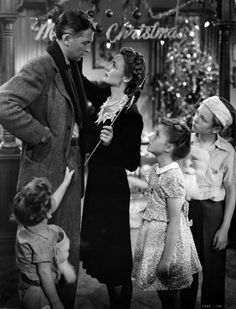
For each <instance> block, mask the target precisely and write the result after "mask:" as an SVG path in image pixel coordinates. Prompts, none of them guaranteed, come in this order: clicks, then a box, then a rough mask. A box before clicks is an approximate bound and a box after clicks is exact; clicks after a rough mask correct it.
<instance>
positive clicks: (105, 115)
mask: <svg viewBox="0 0 236 309" xmlns="http://www.w3.org/2000/svg"><path fill="white" fill-rule="evenodd" d="M110 100H111V99H110V97H109V98H107V100H106V102H104V103H103V104H102V106H101V107H100V111H99V112H98V118H97V120H96V121H95V123H97V124H99V123H101V122H102V123H104V122H105V121H106V120H108V119H109V120H110V121H111V122H112V121H113V120H114V118H115V117H116V114H117V113H118V112H119V111H120V110H122V108H123V107H124V106H125V105H126V103H127V102H128V96H127V95H126V94H125V95H123V97H122V98H121V100H117V101H113V102H110ZM118 103H119V104H118Z"/></svg>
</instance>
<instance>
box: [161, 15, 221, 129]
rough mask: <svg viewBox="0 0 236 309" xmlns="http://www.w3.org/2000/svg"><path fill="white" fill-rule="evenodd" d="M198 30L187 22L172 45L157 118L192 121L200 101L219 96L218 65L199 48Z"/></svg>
mask: <svg viewBox="0 0 236 309" xmlns="http://www.w3.org/2000/svg"><path fill="white" fill-rule="evenodd" d="M198 41H199V26H198V25H194V23H192V22H190V21H189V20H188V19H186V20H184V22H183V24H182V25H181V26H180V29H179V38H178V40H176V41H170V42H169V47H168V50H167V55H166V61H165V66H164V74H163V75H162V77H161V78H160V79H158V81H157V85H158V87H156V88H155V91H158V92H159V102H158V108H157V111H156V115H155V118H159V117H163V116H164V117H182V118H184V119H185V120H187V122H188V123H190V122H191V118H192V115H193V113H194V112H195V109H196V107H197V105H198V103H199V102H200V101H202V100H203V99H205V98H206V97H208V96H211V95H217V93H218V65H217V64H216V63H215V61H214V60H213V58H212V56H211V55H209V54H207V53H206V52H203V51H202V50H201V49H200V44H199V42H198Z"/></svg>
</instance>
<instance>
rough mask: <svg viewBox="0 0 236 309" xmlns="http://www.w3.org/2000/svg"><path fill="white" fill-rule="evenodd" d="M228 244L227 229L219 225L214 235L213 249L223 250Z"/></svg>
mask: <svg viewBox="0 0 236 309" xmlns="http://www.w3.org/2000/svg"><path fill="white" fill-rule="evenodd" d="M227 244H228V229H226V228H223V227H221V228H220V229H219V230H218V231H217V232H216V233H215V236H214V239H213V247H214V249H215V250H224V249H225V248H226V246H227Z"/></svg>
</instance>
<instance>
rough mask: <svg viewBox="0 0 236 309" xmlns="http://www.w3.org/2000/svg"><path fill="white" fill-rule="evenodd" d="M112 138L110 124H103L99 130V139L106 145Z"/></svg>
mask: <svg viewBox="0 0 236 309" xmlns="http://www.w3.org/2000/svg"><path fill="white" fill-rule="evenodd" d="M112 138H113V128H112V126H103V127H102V130H101V132H100V140H101V141H102V143H103V145H104V146H108V145H109V144H110V142H111V140H112Z"/></svg>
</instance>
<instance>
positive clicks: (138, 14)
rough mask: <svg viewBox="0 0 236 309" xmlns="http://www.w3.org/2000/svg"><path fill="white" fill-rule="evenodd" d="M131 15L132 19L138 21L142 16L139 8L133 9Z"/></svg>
mask: <svg viewBox="0 0 236 309" xmlns="http://www.w3.org/2000/svg"><path fill="white" fill-rule="evenodd" d="M132 15H133V18H135V19H139V18H140V17H141V16H142V13H141V11H140V10H139V8H138V7H136V8H135V9H134V11H133V12H132Z"/></svg>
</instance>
